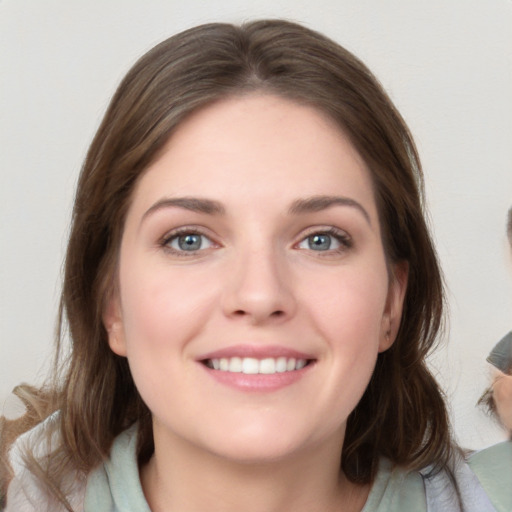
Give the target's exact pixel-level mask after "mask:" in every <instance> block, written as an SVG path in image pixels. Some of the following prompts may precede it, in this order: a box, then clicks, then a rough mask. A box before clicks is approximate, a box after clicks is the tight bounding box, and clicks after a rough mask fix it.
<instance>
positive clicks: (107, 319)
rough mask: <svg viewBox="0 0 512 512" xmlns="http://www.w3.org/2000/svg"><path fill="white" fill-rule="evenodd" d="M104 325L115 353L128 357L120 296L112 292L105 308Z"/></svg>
mask: <svg viewBox="0 0 512 512" xmlns="http://www.w3.org/2000/svg"><path fill="white" fill-rule="evenodd" d="M103 325H104V326H105V329H106V331H107V335H108V344H109V346H110V349H111V350H112V352H114V354H117V355H118V356H124V357H126V343H125V336H124V328H123V317H122V312H121V304H120V301H119V296H118V294H117V293H116V292H113V293H111V294H110V296H109V298H108V299H107V301H106V304H105V308H104V310H103Z"/></svg>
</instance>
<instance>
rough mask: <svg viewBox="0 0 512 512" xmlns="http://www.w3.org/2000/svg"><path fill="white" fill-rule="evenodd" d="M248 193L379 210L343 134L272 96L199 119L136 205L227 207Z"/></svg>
mask: <svg viewBox="0 0 512 512" xmlns="http://www.w3.org/2000/svg"><path fill="white" fill-rule="evenodd" d="M334 189H336V190H334ZM248 193H250V195H251V197H253V198H260V199H262V200H263V199H268V198H272V197H274V198H275V199H276V200H280V201H281V202H284V201H286V200H289V201H292V200H294V199H297V198H300V197H303V196H305V195H307V196H312V195H326V194H329V195H332V194H333V193H338V194H341V195H347V196H351V197H352V196H354V197H353V199H356V200H358V201H363V202H365V203H367V204H366V205H367V206H368V208H369V209H370V210H371V209H374V206H375V205H374V198H373V186H372V182H371V177H370V173H369V171H368V169H367V168H366V165H365V163H364V161H363V160H362V158H361V157H360V155H359V154H358V152H357V151H356V149H355V148H354V146H353V145H352V144H351V142H350V140H349V139H348V137H347V136H346V135H345V134H344V132H343V131H342V130H341V129H340V128H339V127H338V126H337V125H336V124H335V123H334V122H333V121H332V120H331V119H330V118H328V117H327V116H326V115H325V114H323V113H322V112H320V111H319V110H317V109H315V108H313V107H311V106H307V105H302V104H298V103H295V102H293V101H290V100H287V99H283V98H281V97H277V96H273V95H267V94H250V95H245V96H237V97H232V98H228V99H224V100H221V101H218V102H216V103H214V104H212V105H209V106H207V107H205V108H203V109H200V110H199V111H197V112H195V113H193V114H192V115H191V116H190V117H188V118H187V119H186V120H185V121H184V122H182V123H181V124H180V125H179V126H178V128H177V129H176V131H175V132H174V133H173V135H172V136H171V137H170V139H169V141H168V142H167V144H166V146H165V147H164V150H163V151H162V153H161V154H160V156H159V158H158V159H157V160H156V161H155V162H154V163H153V164H152V165H151V166H150V167H149V168H148V169H147V170H146V171H145V173H144V175H143V176H142V179H141V180H140V181H139V184H138V186H137V188H136V191H135V198H134V199H137V197H138V198H139V199H140V198H141V197H142V199H143V200H145V201H146V202H147V201H150V200H151V197H150V196H155V195H162V194H166V195H176V196H187V195H193V196H197V195H199V196H206V197H209V196H214V197H215V198H216V199H219V200H221V201H222V200H223V199H224V198H226V199H235V198H236V196H237V194H238V195H239V196H240V197H245V196H247V194H248ZM153 199H154V198H153Z"/></svg>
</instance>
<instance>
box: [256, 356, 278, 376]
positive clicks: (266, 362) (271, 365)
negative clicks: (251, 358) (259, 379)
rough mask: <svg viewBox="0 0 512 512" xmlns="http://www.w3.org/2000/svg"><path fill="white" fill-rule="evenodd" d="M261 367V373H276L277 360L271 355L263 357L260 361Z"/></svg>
mask: <svg viewBox="0 0 512 512" xmlns="http://www.w3.org/2000/svg"><path fill="white" fill-rule="evenodd" d="M259 369H260V371H259V373H266V374H271V373H276V362H275V360H274V359H272V358H271V357H269V358H267V359H262V360H261V361H260V368H259Z"/></svg>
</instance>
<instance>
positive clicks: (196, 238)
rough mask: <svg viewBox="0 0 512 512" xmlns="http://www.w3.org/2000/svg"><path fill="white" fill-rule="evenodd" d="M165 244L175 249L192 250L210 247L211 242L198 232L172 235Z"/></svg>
mask: <svg viewBox="0 0 512 512" xmlns="http://www.w3.org/2000/svg"><path fill="white" fill-rule="evenodd" d="M167 245H168V246H169V247H170V248H171V249H174V250H175V251H183V252H194V251H200V250H201V249H207V248H209V247H211V245H212V242H211V240H210V239H209V238H207V237H206V236H204V235H201V234H200V233H183V234H182V235H176V236H174V237H172V238H171V239H170V240H169V242H168V243H167Z"/></svg>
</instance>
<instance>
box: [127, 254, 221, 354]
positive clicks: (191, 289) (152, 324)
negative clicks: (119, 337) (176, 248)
mask: <svg viewBox="0 0 512 512" xmlns="http://www.w3.org/2000/svg"><path fill="white" fill-rule="evenodd" d="M125 268H126V271H125V272H123V268H121V271H120V282H121V283H122V287H121V290H120V291H121V307H122V315H123V320H124V321H123V325H124V330H125V337H126V343H127V350H128V351H130V350H135V349H136V348H137V347H153V348H155V349H161V350H168V349H169V348H171V347H177V346H185V345H186V343H187V341H188V340H190V339H191V338H193V337H194V335H195V334H196V332H197V330H198V329H199V328H200V326H201V324H202V318H203V317H204V316H205V315H207V314H208V311H209V310H210V308H211V305H212V303H213V297H214V295H215V288H214V287H213V286H212V283H208V282H207V283H205V282H204V279H203V278H202V276H201V273H200V272H193V271H190V270H189V269H187V270H184V269H176V268H171V267H168V266H166V265H161V266H155V265H151V264H148V263H147V262H146V263H145V264H144V265H142V264H141V265H137V264H136V262H134V261H127V265H126V266H125Z"/></svg>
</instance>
